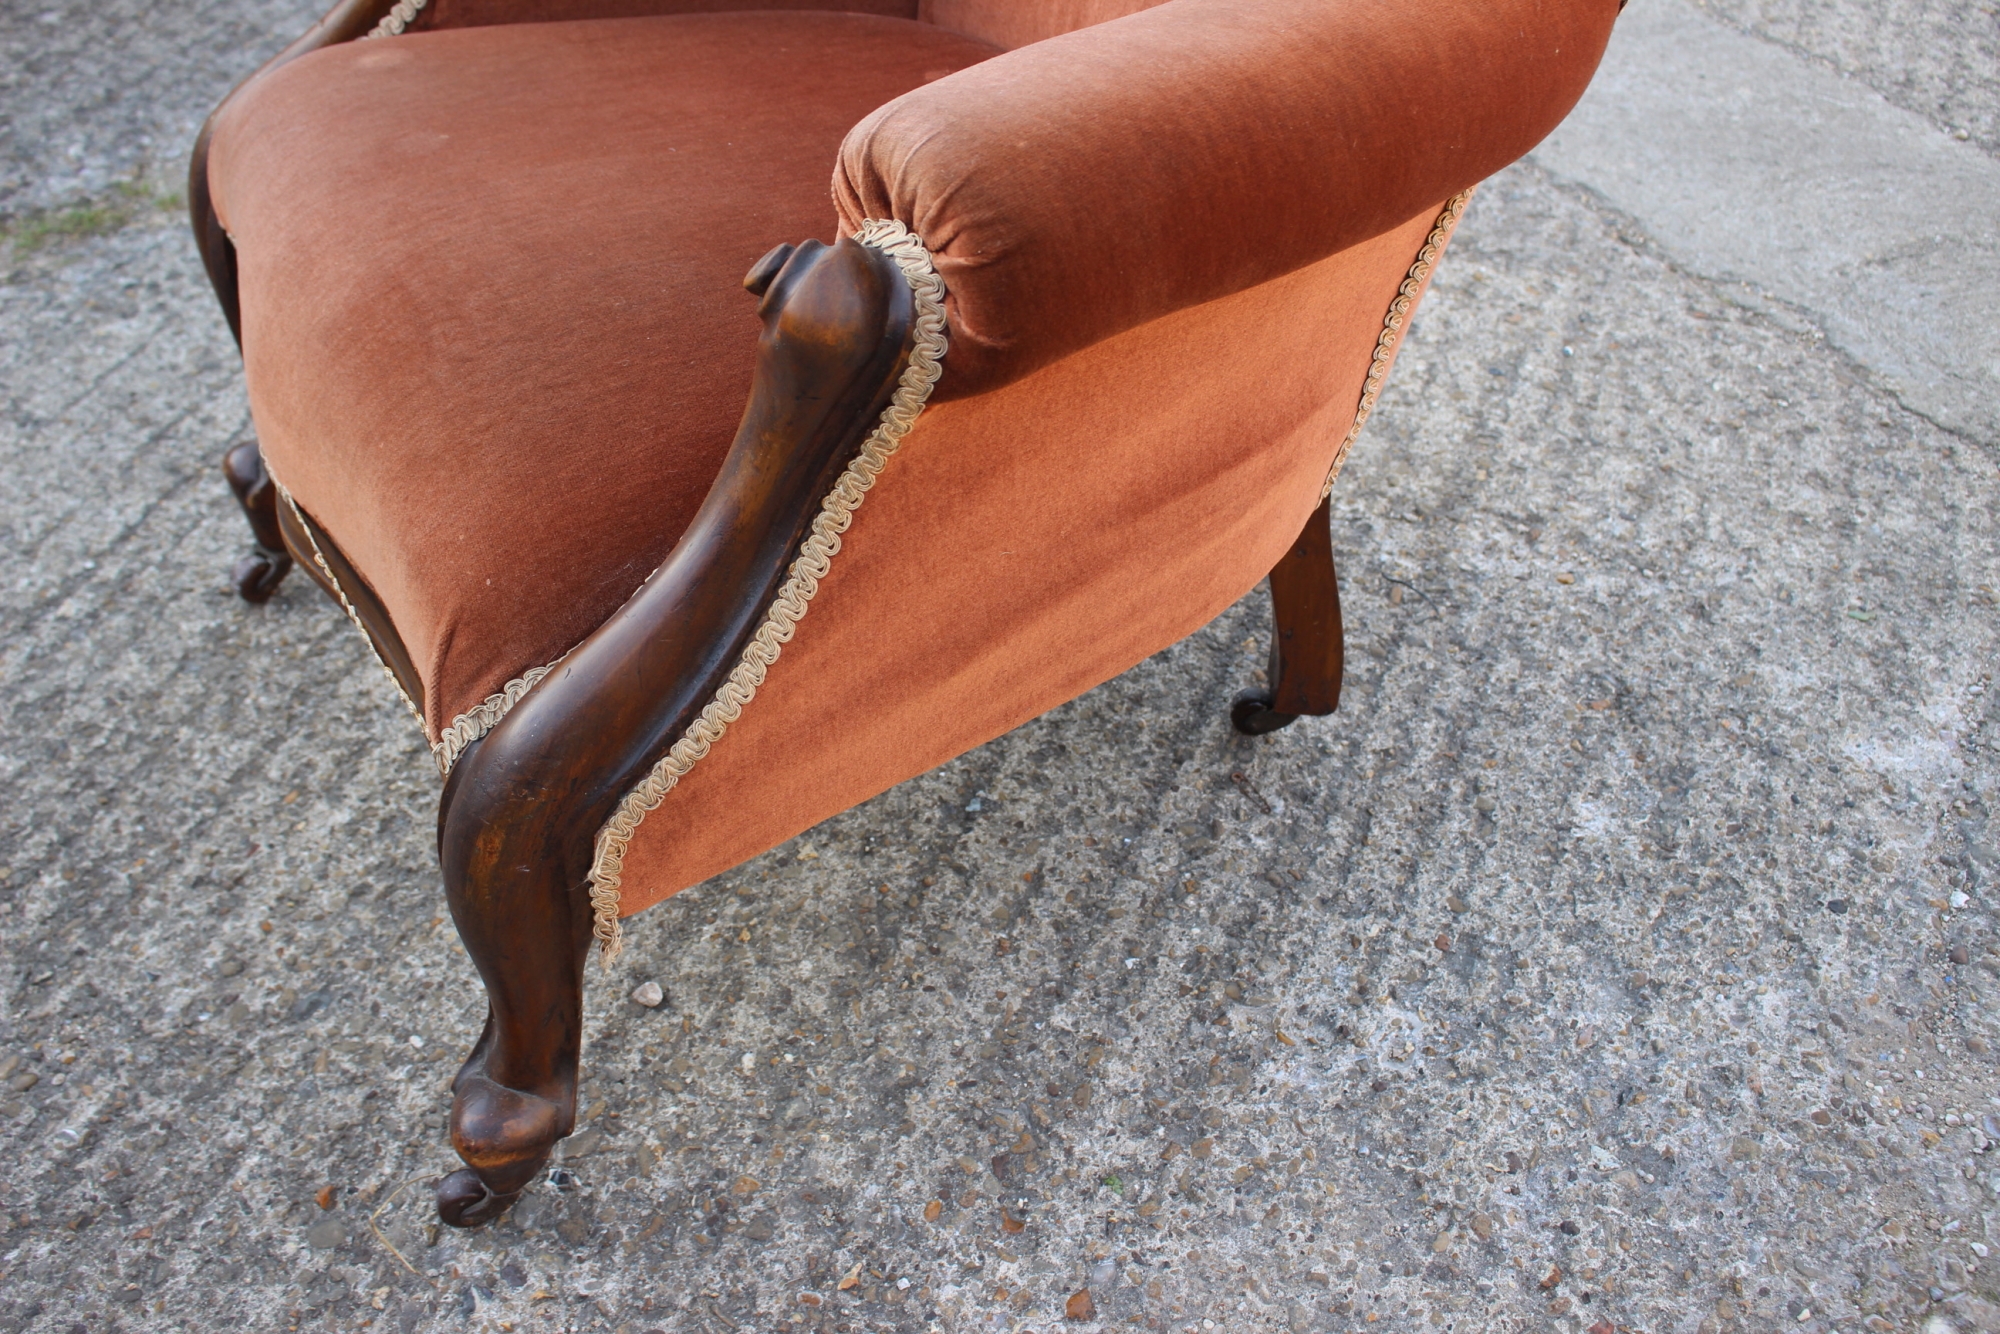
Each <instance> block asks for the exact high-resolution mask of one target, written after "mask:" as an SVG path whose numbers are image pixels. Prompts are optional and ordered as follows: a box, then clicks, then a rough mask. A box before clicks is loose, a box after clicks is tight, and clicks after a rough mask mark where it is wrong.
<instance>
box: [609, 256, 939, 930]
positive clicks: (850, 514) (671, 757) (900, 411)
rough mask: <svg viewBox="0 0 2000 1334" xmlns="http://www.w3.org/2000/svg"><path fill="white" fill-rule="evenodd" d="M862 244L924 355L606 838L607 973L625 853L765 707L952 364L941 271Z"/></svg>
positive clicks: (915, 354)
mask: <svg viewBox="0 0 2000 1334" xmlns="http://www.w3.org/2000/svg"><path fill="white" fill-rule="evenodd" d="M854 236H855V239H856V240H858V241H860V242H861V243H862V244H863V245H870V246H874V247H875V248H876V249H878V250H882V251H885V252H887V254H888V255H889V256H890V257H891V258H892V259H894V260H895V261H896V264H897V267H899V268H900V269H902V271H903V277H904V278H905V279H907V280H908V281H909V284H910V289H911V291H912V293H913V294H914V295H915V297H916V305H917V321H916V346H915V348H914V350H912V352H911V353H910V362H909V365H908V366H906V367H904V369H903V376H902V380H901V382H900V383H899V384H898V385H897V386H896V393H895V397H894V398H892V399H891V400H890V402H889V406H888V407H887V408H886V409H885V410H884V411H883V413H882V420H881V423H880V424H879V425H878V426H876V428H875V430H874V432H873V433H872V434H870V435H869V437H868V439H867V440H866V441H864V442H863V443H862V446H861V451H860V453H858V454H856V455H855V457H854V461H853V462H852V463H850V464H848V465H847V470H846V471H845V472H843V473H842V474H841V475H840V480H839V481H838V482H836V483H835V484H834V487H833V490H832V491H830V492H828V493H827V496H826V499H825V500H824V501H822V502H821V503H820V512H819V514H818V516H817V517H816V518H814V519H813V523H812V533H811V536H809V537H807V538H806V540H805V543H804V544H803V545H802V546H801V547H800V549H799V555H798V559H796V560H794V561H793V562H792V567H791V574H790V577H788V578H787V579H786V580H785V582H784V585H783V586H782V587H781V588H780V589H779V590H778V595H777V597H776V598H775V599H773V600H772V602H771V607H770V610H769V611H768V612H766V613H765V618H764V623H763V624H762V625H761V626H759V627H758V628H757V633H756V634H754V635H752V636H751V637H750V642H749V643H748V644H747V645H745V646H744V649H743V656H742V658H741V659H740V660H739V661H738V662H737V664H736V667H735V668H734V669H733V670H732V671H731V672H730V673H729V679H728V680H727V681H725V682H724V683H723V684H722V687H721V688H720V689H718V690H717V691H716V692H715V698H714V699H713V700H711V701H710V702H709V704H708V706H707V707H706V708H704V709H703V710H702V711H701V716H700V717H698V718H696V719H695V720H694V722H693V723H692V724H690V725H689V727H688V729H687V731H686V732H685V733H684V734H683V735H682V736H681V739H680V740H679V741H676V742H675V743H674V745H673V749H671V750H669V751H668V752H667V753H666V756H665V757H664V758H662V759H661V760H660V762H659V763H658V764H656V765H654V766H653V770H652V772H651V773H649V774H647V775H646V777H645V780H644V781H643V782H641V783H640V784H639V786H638V787H636V788H634V789H633V790H632V791H631V792H629V793H627V794H626V795H625V799H624V800H623V801H621V802H619V804H618V809H617V810H616V811H615V812H613V814H612V816H611V818H610V819H609V820H607V821H605V823H604V828H603V829H601V830H599V831H598V834H597V855H596V857H595V858H594V860H593V861H592V864H591V868H590V904H591V908H592V910H593V912H594V913H595V915H596V919H597V921H596V925H595V927H594V928H593V930H594V934H595V935H596V937H597V940H598V943H599V945H600V946H601V947H602V956H603V960H604V962H605V963H607V964H609V963H610V962H611V961H612V960H613V959H616V958H617V957H618V952H619V950H620V949H621V948H623V944H624V942H623V938H622V935H621V933H620V930H619V926H618V887H619V885H620V883H621V882H622V880H623V877H624V870H625V850H626V848H627V847H628V846H629V845H630V843H631V841H632V835H633V833H634V832H636V831H637V830H638V828H639V824H640V822H641V821H642V820H644V819H645V818H646V814H647V812H649V811H651V810H653V809H655V808H656V807H658V806H659V804H660V802H661V801H663V800H665V798H666V795H667V793H669V792H671V791H673V789H674V785H675V784H677V783H679V782H680V781H681V779H682V778H684V777H686V775H687V773H688V771H689V770H690V769H693V768H694V766H695V765H696V764H697V763H698V762H700V760H701V759H702V757H703V756H705V755H707V754H708V751H709V747H711V746H713V745H714V744H715V743H716V742H717V741H719V740H721V739H722V735H723V733H724V732H725V731H727V730H728V728H729V725H730V724H731V723H733V722H735V721H736V720H737V718H739V717H740V716H742V713H743V706H744V705H746V704H748V703H749V702H750V701H751V700H752V699H753V698H755V697H756V694H757V688H758V687H759V686H761V685H763V684H764V676H765V673H766V672H768V671H769V670H770V667H771V664H772V663H774V662H776V661H777V660H778V654H779V653H780V652H781V651H782V650H783V648H784V646H785V644H787V643H788V642H790V640H791V638H792V633H793V631H794V630H796V629H797V628H798V624H799V622H800V621H801V620H803V619H805V614H806V611H807V608H808V607H809V605H810V604H811V602H812V599H813V595H814V594H816V593H817V592H818V591H819V581H820V580H821V579H824V578H825V577H826V572H827V570H828V569H830V568H831V567H832V564H833V558H834V556H836V555H837V554H839V552H840V535H841V534H842V533H844V532H846V531H847V528H848V525H850V524H852V523H853V522H854V512H855V511H856V510H858V509H860V508H861V502H862V501H863V500H864V499H866V498H867V495H868V491H869V488H871V487H873V486H874V485H875V479H876V478H877V477H879V476H880V475H881V473H882V468H883V466H884V465H885V464H887V463H888V461H889V456H890V455H892V454H894V453H895V452H896V449H897V447H898V446H900V445H901V444H902V443H903V437H904V436H906V435H908V434H909V433H910V428H911V427H912V426H914V425H915V424H916V420H917V414H918V413H920V412H922V411H923V410H924V403H925V402H926V401H927V400H928V399H929V398H930V395H931V389H932V387H933V386H935V385H936V384H937V378H938V375H939V373H940V371H941V370H942V367H940V366H939V364H938V363H939V360H940V359H941V358H942V357H943V356H944V354H945V320H944V283H943V282H942V281H941V280H940V279H939V278H938V276H937V270H936V269H935V268H933V267H932V265H931V256H930V252H929V251H928V250H925V249H924V245H923V242H922V241H920V240H918V239H917V238H916V236H914V235H912V234H911V232H910V230H909V229H908V228H907V227H905V226H904V225H903V224H902V223H900V222H895V221H884V220H879V219H873V218H871V219H869V220H868V221H866V222H863V223H862V224H861V230H860V231H858V232H856V233H855V234H854Z"/></svg>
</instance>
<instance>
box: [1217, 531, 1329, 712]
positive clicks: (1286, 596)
mask: <svg viewBox="0 0 2000 1334" xmlns="http://www.w3.org/2000/svg"><path fill="white" fill-rule="evenodd" d="M1331 521H1332V500H1331V498H1330V497H1329V498H1327V499H1323V500H1321V501H1320V502H1319V508H1318V509H1316V510H1314V511H1313V513H1312V517H1311V518H1310V519H1307V520H1306V526H1305V527H1304V528H1303V529H1301V530H1300V532H1299V535H1298V538H1297V540H1296V541H1294V542H1293V543H1292V545H1291V549H1290V550H1288V551H1287V552H1285V554H1284V556H1283V558H1281V559H1280V560H1279V561H1278V563H1277V564H1276V565H1275V566H1273V567H1272V568H1271V613H1272V614H1271V619H1272V627H1271V667H1270V673H1269V675H1270V684H1269V685H1268V686H1266V687H1264V688H1262V689H1259V690H1246V691H1244V692H1243V693H1242V694H1240V695H1238V696H1237V697H1236V700H1235V703H1234V704H1232V705H1231V707H1230V710H1229V721H1230V722H1231V723H1232V724H1234V725H1235V728H1236V730H1237V731H1239V732H1242V733H1244V734H1245V735H1247V736H1262V735H1264V734H1265V733H1267V732H1275V731H1277V730H1278V729H1279V728H1281V727H1283V726H1285V725H1286V724H1288V723H1290V722H1292V721H1293V720H1294V719H1296V718H1298V717H1299V716H1300V715H1302V714H1328V713H1332V712H1333V711H1334V710H1335V709H1337V708H1339V707H1340V676H1341V671H1342V668H1343V666H1344V658H1345V655H1344V649H1343V644H1342V631H1341V624H1340V581H1339V578H1338V577H1337V576H1336V574H1335V573H1334V568H1333V532H1332V522H1331Z"/></svg>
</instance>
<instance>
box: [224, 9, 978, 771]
mask: <svg viewBox="0 0 2000 1334" xmlns="http://www.w3.org/2000/svg"><path fill="white" fill-rule="evenodd" d="M994 51H995V48H993V47H990V46H987V45H985V44H983V43H981V42H978V41H975V40H972V39H969V38H966V37H962V36H959V35H957V34H954V33H951V32H948V31H945V30H942V29H939V28H936V27H933V26H930V25H926V24H921V23H917V22H914V21H910V20H902V19H892V18H881V17H871V16H866V15H858V14H842V13H821V12H809V11H808V12H753V13H722V14H703V15H683V16H674V17H655V18H634V19H609V20H594V21H586V22H560V23H537V24H532V25H521V26H505V27H480V28H467V29H459V30H448V31H440V32H431V33H412V34H408V35H405V36H402V37H398V38H394V39H391V40H387V41H373V42H355V43H351V44H347V45H343V46H336V47H331V48H328V49H325V50H321V51H318V52H315V53H313V54H311V55H308V56H305V57H303V58H301V59H298V60H296V61H293V62H292V63H290V64H288V65H284V66H281V67H279V68H278V69H276V70H274V71H272V72H270V73H269V74H267V75H264V76H262V77H260V78H259V79H258V80H257V81H256V82H255V83H253V84H252V85H251V86H249V87H247V88H245V89H244V90H242V92H240V93H239V94H238V95H237V96H235V97H234V98H232V99H231V101H230V103H229V104H228V106H227V108H226V109H225V111H224V113H223V115H222V117H221V119H220V121H219V122H218V125H217V127H216V133H215V136H214V140H213V144H212V148H211V154H210V159H209V179H210V184H211V188H212V189H213V192H214V195H215V199H216V203H217V209H218V213H219V215H220V217H221V219H222V222H223V224H224V226H225V227H227V229H228V230H229V233H230V235H231V237H232V239H233V240H234V243H235V246H236V251H237V258H238V264H239V274H240V291H241V301H242V313H243V353H244V364H245V373H246V378H247V381H248V387H249V393H250V400H251V406H252V411H253V415H254V418H255V421H256V425H257V431H258V436H259V440H260V443H261V444H262V447H263V450H264V454H265V458H266V460H267V461H268V463H269V464H270V467H271V470H272V472H273V474H274V475H275V476H276V477H277V478H278V479H279V480H280V481H281V482H283V483H284V484H285V485H286V486H287V487H288V488H289V489H290V490H291V492H292V494H293V495H294V496H295V497H296V499H297V501H298V503H299V504H300V506H301V508H303V509H304V510H305V511H306V512H307V513H308V514H309V515H310V516H311V517H312V518H313V519H314V520H315V522H316V523H317V524H318V525H319V526H320V527H321V528H322V529H324V530H325V531H326V532H327V533H328V535H329V536H331V537H332V538H333V540H334V541H335V542H337V543H338V544H339V545H340V547H341V549H342V550H343V552H344V553H345V554H346V555H347V556H348V558H349V560H350V561H351V562H352V563H353V565H354V566H355V568H356V569H357V571H358V572H359V573H360V574H361V575H362V577H363V578H365V579H366V580H367V581H368V583H369V585H370V587H371V588H372V589H373V591H374V592H375V594H376V595H377V597H378V598H379V599H380V600H381V601H382V603H383V605H384V607H385V608H386V609H387V610H388V612H389V614H390V617H391V618H392V620H393V621H394V622H395V625H396V627H397V629H398V632H399V633H400V635H401V636H402V639H403V641H404V643H405V645H406V646H407V648H408V649H409V651H410V654H411V658H412V660H413V661H414V662H415V663H416V665H417V668H418V671H419V673H420V674H421V676H422V678H423V684H424V698H423V699H422V700H421V701H419V703H420V705H421V707H422V709H423V712H424V715H425V720H426V723H427V725H428V727H429V728H430V730H431V733H432V735H433V737H435V736H436V734H437V732H438V730H439V729H440V728H441V727H442V726H445V725H447V724H449V723H450V721H451V720H452V718H453V717H455V716H456V715H458V714H459V713H462V712H464V711H465V710H466V709H468V708H470V707H472V706H474V705H476V704H478V703H479V702H480V701H481V700H483V699H484V698H485V697H486V696H487V695H488V694H490V693H492V692H494V691H497V690H499V689H500V688H501V687H502V686H503V685H504V684H505V683H506V682H507V681H508V680H509V679H511V678H512V677H515V676H518V675H519V674H520V673H521V672H522V671H523V670H525V669H527V668H530V667H534V666H538V665H541V664H543V663H547V662H550V661H552V660H554V659H555V658H557V657H559V656H560V655H561V654H563V653H564V652H566V651H567V650H568V649H569V648H570V647H571V646H572V645H574V644H575V643H576V642H577V641H579V640H580V639H582V638H583V637H584V636H585V635H586V634H588V633H589V632H590V631H591V630H592V629H594V628H595V627H596V626H597V625H599V624H600V623H602V622H603V620H604V619H605V618H606V617H607V616H608V615H609V614H610V613H611V612H613V611H614V610H616V609H617V607H618V606H619V605H620V604H621V603H622V602H623V601H624V600H625V599H626V598H627V597H628V596H629V595H630V594H631V593H632V591H633V590H634V589H635V588H637V587H638V585H639V584H640V583H641V582H642V581H643V580H644V579H645V577H646V575H647V574H648V573H650V572H651V571H652V569H653V568H654V567H655V566H657V565H658V564H659V562H660V561H661V560H662V559H663V558H664V557H665V555H666V554H667V552H668V551H669V550H670V549H671V548H672V546H673V544H674V542H675V540H676V539H677V538H678V537H679V536H680V534H681V532H682V530H683V529H684V528H685V527H686V525H687V523H688V522H689V520H690V519H691V518H692V517H693V514H694V512H695V510H696V508H697V507H698V506H699V504H700V502H701V499H702V497H703V495H704V494H705V493H706V492H707V489H708V487H709V484H710V482H711V481H712V480H713V478H714V476H715V473H716V471H717V468H718V467H719V465H720V461H721V459H722V456H723V454H724V453H725V452H726V451H727V449H728V446H729V443H730V440H731V438H732V436H733V434H734V431H735V427H736V423H737V420H738V418H739V417H740V416H741V414H742V411H743V404H744V401H745V398H746V397H747V395H748V391H749V385H750V375H751V369H752V364H753V359H754V354H755V347H756V337H757V331H758V325H757V321H756V318H755V315H754V310H755V305H756V303H755V301H754V300H753V299H752V298H750V297H749V296H748V295H747V294H746V293H744V292H743V291H742V289H741V286H740V280H741V278H742V275H743V273H744V271H745V270H746V269H747V268H748V267H749V266H750V264H751V263H752V262H754V261H755V260H756V259H757V257H758V256H759V255H761V254H762V253H763V252H764V251H766V250H768V249H769V248H770V247H772V246H774V245H776V244H778V243H780V242H784V241H798V240H799V239H801V238H803V237H807V236H817V237H820V238H822V239H825V240H829V241H830V240H832V239H834V234H835V232H834V227H835V214H834V210H833V207H832V204H831V200H830V196H829V176H830V168H831V164H832V163H833V161H834V159H835V157H836V156H837V152H838V149H839V146H840V142H841V139H842V136H844V135H845V134H846V133H847V131H848V130H849V128H850V127H852V126H853V125H854V123H855V122H856V121H858V120H860V119H861V118H862V117H864V116H865V115H867V114H868V113H869V112H871V111H873V110H874V109H875V108H876V107H878V106H880V105H882V104H883V103H884V102H887V101H889V100H891V99H893V98H895V97H897V96H898V95H900V94H902V93H904V92H907V91H909V90H911V89H913V88H916V87H919V86H921V85H922V84H924V83H926V82H927V81H931V80H935V79H938V78H940V77H943V76H944V75H946V74H948V73H950V72H952V71H954V70H957V69H961V68H964V67H966V66H968V65H971V64H974V63H977V62H979V61H981V60H983V59H985V58H986V57H988V56H990V55H992V54H994Z"/></svg>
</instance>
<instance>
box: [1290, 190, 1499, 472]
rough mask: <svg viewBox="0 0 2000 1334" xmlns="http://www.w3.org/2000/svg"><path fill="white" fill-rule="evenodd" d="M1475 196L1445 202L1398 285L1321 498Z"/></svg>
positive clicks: (1357, 433)
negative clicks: (1427, 282)
mask: <svg viewBox="0 0 2000 1334" xmlns="http://www.w3.org/2000/svg"><path fill="white" fill-rule="evenodd" d="M1471 199H1472V191H1470V190H1462V191H1460V192H1459V193H1458V194H1455V195H1453V196H1452V197H1451V198H1450V199H1449V200H1447V201H1446V202H1445V206H1444V211H1443V212H1442V213H1439V214H1438V216H1437V222H1436V223H1435V224H1433V225H1432V227H1431V234H1430V235H1429V236H1428V237H1426V238H1425V239H1424V245H1423V249H1421V250H1419V251H1417V262H1416V263H1414V264H1412V265H1410V272H1409V276H1407V277H1405V278H1404V279H1403V285H1402V286H1401V287H1398V288H1397V289H1396V299H1395V300H1394V301H1391V302H1390V303H1389V313H1388V314H1387V315H1385V316H1383V317H1382V332H1381V333H1380V334H1378V335H1377V336H1376V338H1375V355H1374V356H1373V357H1371V358H1369V361H1368V378H1367V379H1366V380H1365V381H1363V382H1362V385H1361V405H1360V406H1359V407H1357V408H1356V409H1355V410H1354V424H1353V425H1352V426H1350V427H1348V428H1347V437H1346V438H1345V439H1344V440H1342V441H1341V442H1340V448H1339V449H1337V450H1335V451H1334V455H1333V466H1332V467H1330V468H1328V469H1327V470H1326V485H1324V486H1322V487H1321V488H1320V489H1319V498H1320V499H1321V500H1325V499H1326V498H1327V497H1328V496H1330V495H1332V494H1333V483H1334V479H1335V478H1337V477H1339V476H1340V469H1341V465H1342V464H1344V463H1346V462H1347V453H1348V451H1349V450H1351V449H1353V448H1354V442H1355V441H1356V440H1358V439H1360V437H1361V428H1362V427H1364V426H1366V425H1367V424H1368V415H1369V414H1370V413H1372V412H1373V411H1375V400H1376V399H1378V398H1380V397H1381V396H1382V381H1383V380H1384V379H1386V378H1387V377H1388V374H1389V362H1390V361H1391V359H1393V358H1394V357H1395V355H1396V345H1397V344H1398V343H1400V342H1402V341H1403V329H1404V327H1405V326H1406V325H1408V324H1409V322H1410V308H1411V307H1412V306H1414V305H1416V304H1417V294H1418V293H1420V292H1422V291H1423V290H1424V279H1426V278H1428V277H1430V276H1431V270H1432V269H1434V268H1436V267H1437V262H1438V256H1439V255H1442V254H1443V253H1444V247H1445V242H1447V241H1449V240H1451V233H1452V229H1453V228H1454V227H1456V226H1458V220H1459V219H1460V218H1462V217H1464V216H1465V206H1466V204H1467V203H1469V202H1471Z"/></svg>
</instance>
